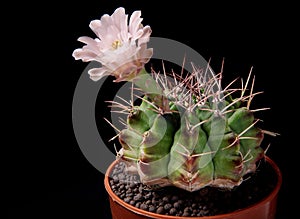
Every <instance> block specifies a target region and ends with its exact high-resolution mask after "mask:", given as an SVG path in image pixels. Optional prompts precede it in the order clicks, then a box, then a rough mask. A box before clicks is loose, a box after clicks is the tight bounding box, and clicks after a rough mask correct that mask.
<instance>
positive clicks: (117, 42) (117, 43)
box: [111, 40, 122, 49]
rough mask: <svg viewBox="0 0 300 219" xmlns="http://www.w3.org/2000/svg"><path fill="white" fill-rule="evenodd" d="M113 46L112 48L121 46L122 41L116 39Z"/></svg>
mask: <svg viewBox="0 0 300 219" xmlns="http://www.w3.org/2000/svg"><path fill="white" fill-rule="evenodd" d="M111 46H112V48H114V49H117V48H119V47H120V46H122V43H121V41H120V40H115V41H114V42H113V43H112V45H111Z"/></svg>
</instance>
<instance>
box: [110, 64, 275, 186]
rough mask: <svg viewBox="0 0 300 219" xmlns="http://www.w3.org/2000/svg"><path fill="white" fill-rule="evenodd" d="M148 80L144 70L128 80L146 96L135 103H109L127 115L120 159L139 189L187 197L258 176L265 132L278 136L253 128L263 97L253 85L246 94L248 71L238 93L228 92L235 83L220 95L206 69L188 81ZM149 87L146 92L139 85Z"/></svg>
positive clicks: (173, 78) (216, 80)
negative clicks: (168, 189) (256, 103)
mask: <svg viewBox="0 0 300 219" xmlns="http://www.w3.org/2000/svg"><path fill="white" fill-rule="evenodd" d="M251 70H252V69H251ZM142 76H144V77H145V78H143V77H142ZM152 76H153V77H151V78H153V79H152V80H149V77H150V76H149V74H147V73H146V71H143V73H141V74H140V75H139V77H137V78H136V80H133V82H134V83H135V84H136V85H138V86H139V88H140V89H141V90H142V91H144V93H143V95H142V97H139V96H137V97H138V98H140V102H141V103H140V105H134V104H133V103H132V104H131V105H130V106H124V105H122V104H121V103H117V102H113V101H110V102H111V103H113V105H115V106H118V107H121V108H122V110H123V111H124V109H126V110H127V111H128V112H129V115H128V117H127V121H126V124H125V126H126V127H125V128H124V129H123V130H121V131H120V132H119V133H118V139H119V142H120V144H121V146H122V148H121V149H120V150H119V151H118V152H117V155H118V156H117V157H118V159H121V160H123V161H125V162H126V164H127V167H128V168H129V169H131V170H133V171H136V172H137V173H138V174H139V176H140V179H141V181H142V183H144V184H146V185H149V186H159V187H162V186H169V185H173V186H176V187H179V188H182V189H185V190H187V191H196V190H199V189H201V188H203V187H205V186H214V187H220V188H227V189H231V188H233V187H235V186H238V185H239V184H241V182H242V181H243V179H244V176H245V175H246V174H248V173H251V172H254V171H255V170H256V168H257V162H258V161H259V160H260V159H262V158H263V157H264V149H263V148H262V147H261V142H262V140H263V138H264V134H265V133H267V134H271V135H275V133H272V132H269V131H265V130H262V129H260V128H258V127H257V122H259V119H256V118H255V117H254V112H255V111H257V110H251V109H250V103H251V101H252V99H253V97H254V96H255V95H257V94H259V93H260V92H258V93H253V85H254V79H253V83H252V86H251V89H250V91H249V89H248V88H247V87H248V86H249V81H250V78H251V71H250V73H249V76H248V78H247V81H246V84H245V86H244V85H243V86H242V88H241V89H232V88H230V87H231V86H232V84H233V83H234V82H232V83H230V84H229V85H228V86H227V87H226V88H225V89H223V90H222V89H221V82H222V81H221V79H222V73H220V74H218V75H214V74H213V72H212V70H211V68H210V67H209V68H207V71H202V70H199V69H195V68H194V71H193V72H192V73H191V74H187V75H186V76H185V77H182V75H177V74H175V73H173V74H172V76H171V77H170V76H169V75H167V74H166V73H165V74H163V75H161V74H158V73H155V72H152ZM146 81H147V83H148V84H151V86H149V85H148V86H143V84H144V83H146ZM149 81H150V82H149ZM158 85H159V89H154V88H153V87H158ZM151 87H152V88H151ZM133 90H134V89H132V92H133ZM154 90H156V91H155V92H153V91H154ZM157 90H158V91H157ZM246 91H249V94H247V95H246ZM131 102H132V101H131ZM264 109H265V108H264ZM264 109H261V110H264Z"/></svg>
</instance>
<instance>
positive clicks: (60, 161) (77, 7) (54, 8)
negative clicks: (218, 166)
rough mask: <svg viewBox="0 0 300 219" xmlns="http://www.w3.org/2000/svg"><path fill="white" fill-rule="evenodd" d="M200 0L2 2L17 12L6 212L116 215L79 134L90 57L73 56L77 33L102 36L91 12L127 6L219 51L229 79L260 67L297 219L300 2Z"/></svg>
mask: <svg viewBox="0 0 300 219" xmlns="http://www.w3.org/2000/svg"><path fill="white" fill-rule="evenodd" d="M195 2H196V1H188V0H186V1H178V2H176V1H169V2H167V3H165V2H162V1H145V2H143V1H116V0H112V1H89V0H86V1H83V2H81V3H75V2H71V3H63V2H62V1H61V2H55V1H48V2H47V1H43V2H40V3H32V4H31V3H30V2H26V3H22V4H21V3H18V4H15V5H11V6H10V7H8V6H6V7H5V8H4V9H7V11H8V14H9V16H8V17H6V18H3V19H2V23H3V25H2V27H3V28H5V31H3V34H2V38H3V40H2V47H3V49H4V51H3V54H2V57H4V59H3V60H4V62H3V67H4V66H6V70H5V71H4V70H3V76H4V78H5V79H3V80H2V84H3V86H2V88H5V89H4V90H3V92H2V94H3V103H4V104H3V109H4V112H5V113H4V114H3V121H5V122H3V130H5V131H4V132H3V143H2V146H3V149H5V151H4V153H3V154H2V158H3V160H4V161H5V163H4V167H5V168H4V169H5V171H4V172H5V175H4V177H3V178H4V179H5V182H7V185H5V187H4V193H5V194H8V195H7V196H5V203H6V204H7V205H8V206H7V207H6V206H5V209H6V210H7V211H5V215H7V217H6V218H21V217H28V218H48V217H51V218H54V217H65V218H73V217H77V216H81V217H82V218H110V212H109V211H110V209H109V206H108V200H107V195H106V193H105V190H104V186H103V174H102V173H99V172H98V171H97V170H96V169H95V168H94V167H93V166H92V165H90V164H89V162H88V161H87V160H86V159H85V157H84V156H83V154H82V153H81V151H80V149H79V147H78V144H77V142H76V139H75V136H74V133H73V128H72V98H73V92H74V89H75V86H76V83H77V81H78V79H79V77H80V75H81V73H82V71H83V70H84V68H85V67H86V65H87V63H83V62H81V61H75V60H74V58H73V57H72V52H73V50H74V49H76V48H80V47H82V45H83V44H81V43H79V42H77V38H78V37H80V36H83V35H88V36H91V37H94V35H93V32H92V31H91V30H90V29H89V27H88V25H89V22H90V21H91V20H94V19H100V17H101V16H102V15H103V14H105V13H107V14H112V13H113V11H114V10H115V9H116V8H117V7H119V6H123V7H125V9H126V13H128V14H131V13H132V12H133V11H135V10H141V11H142V17H143V18H144V20H143V24H144V25H147V24H148V25H150V26H151V28H152V31H153V33H152V36H156V37H164V38H170V39H174V40H177V41H179V42H182V43H184V44H186V45H188V46H190V47H192V48H193V49H195V50H196V51H198V52H199V53H200V54H201V55H202V56H203V57H204V58H205V59H207V60H208V59H209V58H212V67H213V68H215V69H214V70H215V71H216V72H218V70H219V68H220V63H221V61H222V59H223V58H225V66H224V80H225V81H228V82H229V81H231V80H232V79H234V78H236V77H237V76H241V77H244V78H245V77H246V76H247V75H248V72H249V69H250V67H251V66H253V67H254V71H253V73H254V74H255V75H256V85H255V90H256V91H264V94H262V96H260V97H258V98H257V100H254V102H255V103H254V104H256V105H254V106H257V107H271V110H269V111H265V112H264V113H263V114H261V115H262V116H261V117H260V118H261V119H263V126H264V127H265V128H266V129H269V130H272V131H275V132H278V133H280V136H277V137H276V138H271V139H270V142H271V147H270V149H269V152H268V155H269V156H270V157H271V158H272V159H273V160H274V161H276V162H277V163H278V165H279V167H280V168H281V170H282V172H283V185H282V189H281V191H280V196H279V200H278V214H277V216H278V217H277V218H292V216H291V215H292V214H294V211H295V210H294V208H293V207H294V206H295V205H293V204H292V201H290V198H292V197H293V196H296V194H297V192H298V191H297V190H294V188H295V186H296V183H293V182H295V181H296V179H295V177H296V176H297V171H296V168H297V166H298V164H297V157H298V156H297V153H296V151H297V150H298V149H297V147H298V143H297V141H296V139H297V137H298V135H297V133H296V132H297V130H298V124H297V120H298V109H297V108H298V107H297V101H298V97H297V89H298V87H297V84H298V83H297V79H296V77H297V74H298V72H299V66H297V62H296V59H297V56H298V49H297V47H298V42H297V41H296V40H295V39H296V32H295V31H296V27H297V25H296V24H297V23H296V15H295V14H294V12H293V11H294V10H293V9H294V8H295V6H293V5H290V4H287V3H286V4H281V3H274V2H273V3H272V4H266V5H261V4H255V3H252V2H250V1H249V2H243V3H236V4H232V5H229V4H227V3H226V4H225V3H217V2H210V3H209V4H208V3H206V2H202V1H200V2H199V3H198V2H197V5H196V4H195ZM162 3H163V4H164V5H162ZM103 112H104V111H103ZM103 112H101V111H99V112H98V113H99V115H101V113H103ZM103 126H104V124H103ZM107 130H108V131H107V136H110V134H111V133H110V131H111V129H109V127H108V128H107ZM268 140H269V139H268ZM6 150H7V151H8V152H6ZM266 177H267V176H266ZM296 197H297V196H296Z"/></svg>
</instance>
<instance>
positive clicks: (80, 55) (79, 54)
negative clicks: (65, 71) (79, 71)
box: [72, 49, 97, 62]
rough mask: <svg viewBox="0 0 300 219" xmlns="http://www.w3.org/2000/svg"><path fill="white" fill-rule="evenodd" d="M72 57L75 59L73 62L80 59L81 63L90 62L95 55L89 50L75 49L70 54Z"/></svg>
mask: <svg viewBox="0 0 300 219" xmlns="http://www.w3.org/2000/svg"><path fill="white" fill-rule="evenodd" d="M72 56H73V57H74V58H75V60H79V59H81V60H82V61H83V62H90V61H93V60H95V59H96V57H97V54H95V53H94V52H93V51H91V50H85V49H75V50H74V52H73V53H72Z"/></svg>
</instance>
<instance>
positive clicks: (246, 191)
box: [110, 162, 276, 217]
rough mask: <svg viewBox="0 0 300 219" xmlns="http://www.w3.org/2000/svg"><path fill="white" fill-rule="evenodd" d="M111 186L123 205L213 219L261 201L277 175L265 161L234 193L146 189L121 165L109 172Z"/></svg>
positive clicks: (227, 191) (208, 189)
mask: <svg viewBox="0 0 300 219" xmlns="http://www.w3.org/2000/svg"><path fill="white" fill-rule="evenodd" d="M111 177H112V178H111V179H110V185H111V188H112V190H113V192H114V193H115V194H116V195H117V196H118V197H120V198H121V199H122V200H124V201H125V202H126V203H128V204H130V205H132V206H135V207H137V208H140V209H143V210H145V211H149V212H154V213H158V214H165V215H176V216H192V217H193V216H195V217H196V216H197V217H199V216H212V215H218V214H224V213H228V212H232V211H235V210H238V209H242V208H245V207H247V206H250V205H252V204H254V203H256V202H257V201H259V200H262V199H263V198H264V197H265V196H266V195H268V194H269V193H270V192H271V191H272V189H273V188H274V186H275V184H276V174H275V172H274V171H273V169H272V168H271V166H270V165H269V164H268V163H267V162H261V163H260V165H259V167H258V170H257V172H256V173H255V174H252V175H249V176H247V179H245V180H244V181H243V183H242V184H241V185H240V186H238V187H236V188H234V189H233V190H230V191H229V190H222V189H219V188H213V187H206V188H203V189H200V190H198V191H195V192H187V191H185V190H182V189H179V188H176V187H173V186H170V187H164V188H159V189H154V188H151V189H150V188H148V187H147V186H144V185H143V184H141V183H140V181H139V176H138V175H135V174H132V173H130V174H129V173H126V172H125V164H124V163H122V162H120V163H119V164H117V165H116V166H115V168H114V169H113V171H112V175H111Z"/></svg>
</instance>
